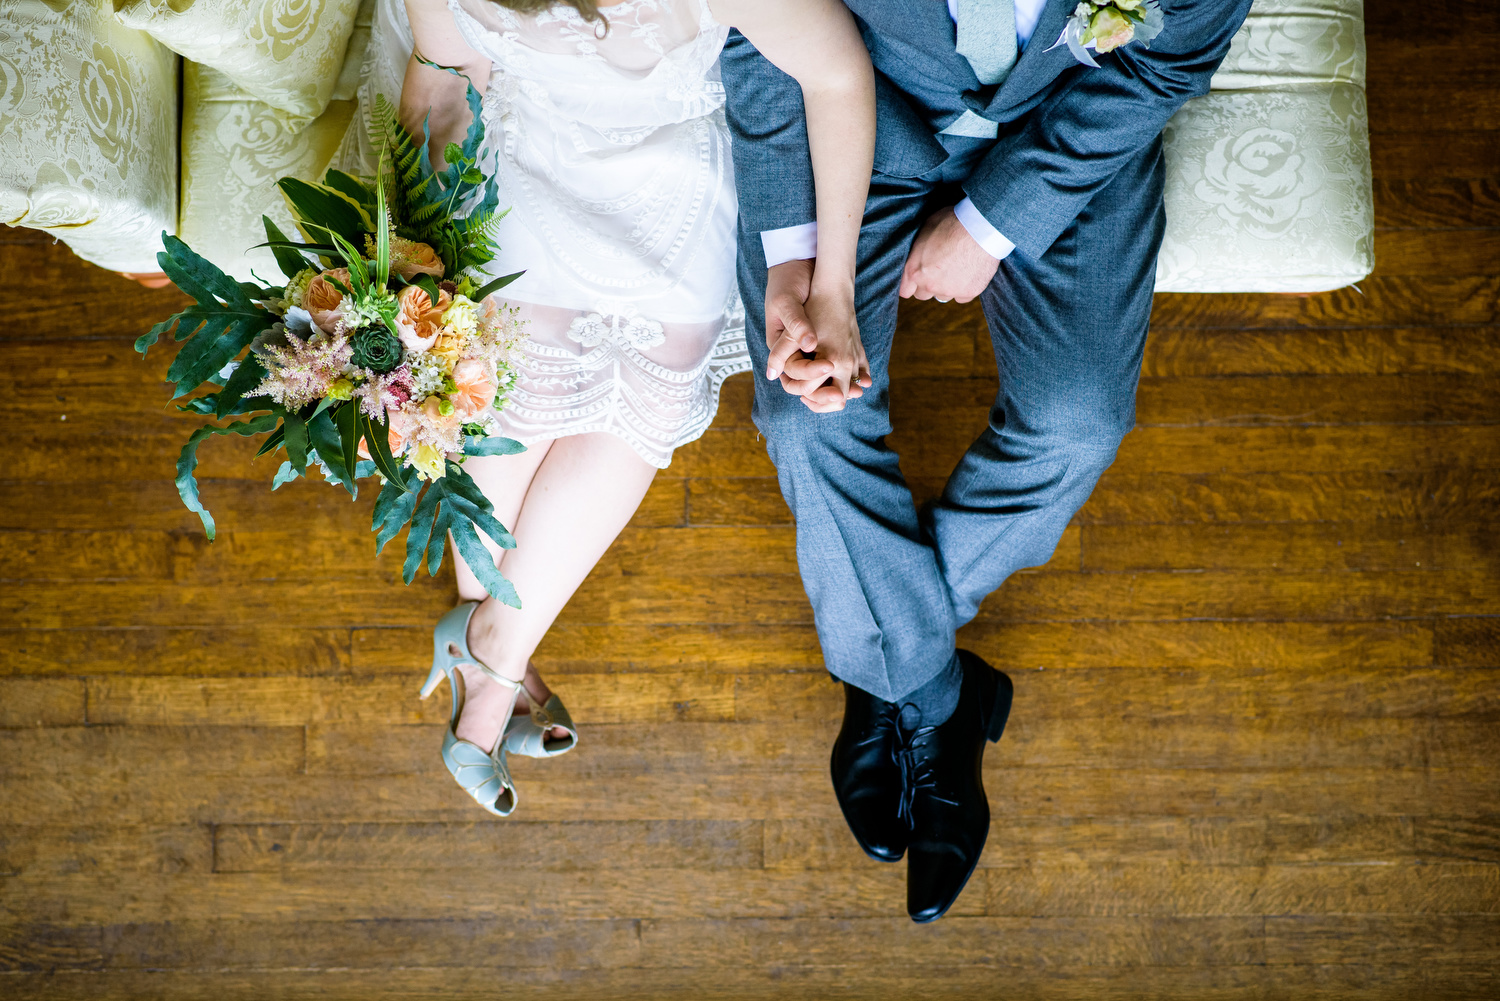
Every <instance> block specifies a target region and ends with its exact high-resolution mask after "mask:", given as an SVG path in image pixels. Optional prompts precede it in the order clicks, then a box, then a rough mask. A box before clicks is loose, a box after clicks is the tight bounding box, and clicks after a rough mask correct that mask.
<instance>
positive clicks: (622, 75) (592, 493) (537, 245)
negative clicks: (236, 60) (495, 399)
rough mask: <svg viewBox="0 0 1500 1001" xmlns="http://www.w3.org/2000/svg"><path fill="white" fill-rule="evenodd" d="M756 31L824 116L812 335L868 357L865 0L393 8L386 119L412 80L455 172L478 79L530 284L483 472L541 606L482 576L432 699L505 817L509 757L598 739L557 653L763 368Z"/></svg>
mask: <svg viewBox="0 0 1500 1001" xmlns="http://www.w3.org/2000/svg"><path fill="white" fill-rule="evenodd" d="M731 25H732V26H734V27H735V28H737V29H738V30H740V31H741V32H742V33H743V34H744V35H745V36H746V37H747V38H748V39H749V40H750V41H751V43H752V44H754V45H755V46H756V48H758V49H759V50H760V51H761V52H762V54H764V55H765V56H766V57H767V58H768V59H769V60H770V61H771V62H772V63H773V64H775V65H776V66H777V67H779V68H780V69H781V70H782V71H784V72H785V73H787V74H788V75H790V76H791V77H792V78H794V79H795V80H796V81H797V82H798V83H799V84H800V85H801V87H802V93H803V98H804V102H805V105H806V108H807V120H808V123H809V146H810V148H811V154H812V159H813V167H814V174H815V177H816V180H817V210H818V216H819V220H820V226H819V229H818V248H817V251H818V257H817V263H816V270H815V274H814V278H813V286H812V290H811V295H810V298H809V300H808V313H809V315H810V316H813V317H818V318H819V320H818V323H817V331H816V335H817V336H816V340H815V339H814V337H813V334H812V333H811V332H808V333H806V334H804V335H803V342H802V345H801V346H803V347H806V348H808V349H811V348H812V347H813V346H814V344H815V343H816V344H817V345H818V346H819V351H820V353H821V352H822V351H823V349H824V346H825V345H828V344H830V343H831V344H834V345H836V346H837V345H842V351H843V355H842V357H852V356H860V357H862V349H861V348H860V346H859V332H858V328H857V327H856V326H855V321H854V305H853V303H854V260H855V254H854V251H855V243H856V241H857V239H858V235H859V224H860V219H861V217H862V215H863V211H864V202H865V193H866V190H867V187H868V183H869V177H870V162H871V157H872V149H873V144H874V131H875V119H874V81H873V74H872V70H871V69H870V62H869V56H868V54H867V52H866V50H865V47H864V45H863V43H862V42H861V40H860V37H859V33H858V30H857V29H856V27H855V25H854V22H853V18H852V17H851V16H850V14H849V12H848V10H847V9H846V8H845V7H844V5H843V4H842V3H841V2H840V0H613V2H608V0H570V2H568V3H549V2H548V0H446V2H445V0H405V2H404V5H403V3H402V0H381V2H380V6H379V9H378V13H377V16H376V25H375V29H374V38H373V39H372V42H373V45H372V55H371V57H370V63H369V65H368V66H367V68H366V79H365V84H364V93H363V95H362V97H363V98H364V101H363V103H364V105H365V107H370V106H372V102H373V99H374V96H375V94H377V93H385V94H393V93H396V92H397V91H399V92H400V94H401V101H400V114H401V118H402V121H403V123H404V124H405V125H406V126H407V127H408V128H409V129H412V130H413V131H415V132H416V133H417V134H418V135H420V134H421V132H420V130H421V127H422V122H423V120H424V118H425V119H426V120H427V122H428V126H429V128H430V131H431V143H430V146H429V150H430V153H431V156H432V159H433V161H434V164H435V165H437V164H439V163H440V161H441V157H442V152H443V149H444V147H445V145H446V144H447V143H448V142H450V141H452V140H455V139H457V138H460V137H461V135H462V133H463V131H464V130H465V129H466V128H467V127H468V123H469V117H470V116H469V110H468V105H467V103H466V100H465V92H466V87H465V84H464V80H463V78H461V77H459V76H456V75H454V74H452V73H449V72H446V71H445V70H443V69H439V68H435V67H434V66H433V65H431V64H434V63H435V64H437V65H438V66H442V67H453V68H456V69H457V70H459V71H460V73H461V74H462V77H466V78H467V79H468V81H469V82H471V83H472V84H473V85H474V87H475V88H476V89H477V90H478V91H479V92H480V93H481V94H482V95H483V103H482V115H483V119H484V127H485V131H486V147H487V149H488V151H489V153H490V155H491V157H492V159H491V161H490V162H486V163H484V164H483V166H484V167H485V169H486V170H494V171H496V172H497V176H498V180H499V183H500V186H501V194H500V201H501V205H502V206H503V205H505V204H507V203H509V204H510V205H511V206H512V209H511V212H510V214H509V215H508V216H506V217H505V219H504V220H503V222H502V223H501V226H500V229H499V234H498V242H499V243H500V246H501V253H500V255H499V256H498V257H497V259H496V260H495V262H494V264H493V268H494V272H493V273H494V274H495V275H502V274H509V273H512V272H516V271H523V270H524V271H525V275H524V277H522V278H521V279H519V280H517V281H516V282H514V283H512V284H511V285H509V286H507V287H506V288H505V289H504V291H503V292H502V293H499V294H498V297H499V298H500V300H501V302H502V303H503V304H507V305H510V306H512V307H514V308H515V309H516V310H517V311H518V314H517V315H518V317H519V318H520V319H522V320H524V321H525V327H524V329H525V332H526V334H527V335H528V339H527V341H526V342H525V344H524V347H523V349H522V355H523V357H522V358H521V360H520V363H519V366H518V368H519V372H520V377H519V381H518V383H517V385H516V386H515V388H514V389H513V390H512V391H511V392H510V393H509V395H508V397H507V403H506V404H505V406H504V408H503V410H502V412H501V414H500V417H499V419H500V423H501V425H502V427H503V431H502V433H503V434H506V435H508V436H509V437H512V438H515V439H517V440H519V441H521V442H522V443H523V444H525V445H526V446H527V451H525V452H524V453H521V454H519V455H516V456H506V457H475V458H470V459H469V460H468V462H467V464H466V467H465V468H466V469H467V470H468V471H469V472H470V473H471V475H473V477H474V479H475V480H476V481H477V482H478V483H479V485H480V486H481V487H482V488H483V489H484V491H485V494H486V496H488V497H489V499H490V500H491V501H492V502H493V504H494V507H495V515H496V517H498V518H499V519H500V521H501V522H502V523H503V524H505V525H507V526H508V527H510V529H511V531H512V533H513V534H514V535H515V538H516V541H517V546H516V548H515V549H512V550H508V551H505V552H503V553H502V552H501V551H499V550H498V549H495V550H493V552H494V555H495V557H496V559H497V561H498V563H499V567H500V570H501V572H502V573H503V574H504V575H505V576H506V577H508V578H509V579H510V580H511V582H512V583H514V585H515V587H516V590H517V591H518V592H519V594H520V596H521V600H522V607H521V608H519V609H516V608H510V607H508V606H506V605H504V604H501V603H500V602H498V601H496V600H494V599H493V598H489V597H487V596H486V594H485V591H484V588H483V587H482V586H481V585H480V584H479V582H478V580H477V579H476V578H475V576H474V574H473V573H472V572H471V571H470V570H469V568H468V567H467V566H466V565H464V564H463V563H462V562H460V563H459V564H458V588H459V595H460V597H461V598H462V599H463V602H462V603H461V604H460V605H459V606H458V607H457V608H455V609H454V610H453V611H451V612H449V613H448V614H447V615H446V616H444V617H443V619H442V620H441V621H440V622H439V623H438V626H437V629H436V631H435V633H434V663H433V670H432V674H431V676H430V677H429V679H428V682H427V684H426V685H425V686H424V687H423V695H424V697H425V696H426V695H427V694H429V693H430V692H431V691H432V690H433V689H434V688H436V686H437V685H438V683H439V682H440V681H441V680H442V679H443V678H444V677H446V678H447V679H448V682H449V685H450V686H451V688H452V691H453V719H452V721H451V722H450V724H449V728H448V733H447V734H446V735H445V738H444V742H443V759H444V761H445V762H446V764H447V766H448V769H449V771H450V772H452V774H453V776H454V778H455V779H457V781H458V783H459V785H460V786H462V787H463V788H464V789H465V790H466V791H467V792H468V793H469V794H470V795H471V796H473V797H474V799H475V800H476V801H477V802H478V803H479V804H480V806H482V807H484V808H485V809H486V810H488V811H490V812H491V813H494V814H497V815H500V816H506V815H508V814H509V813H510V812H511V811H512V810H514V809H515V806H516V801H517V795H516V789H515V786H514V784H513V782H512V780H511V777H510V772H509V770H508V768H507V767H506V754H507V753H510V754H524V755H529V756H532V757H549V756H552V755H555V754H561V753H563V752H564V751H567V750H570V749H571V748H572V747H573V746H574V744H576V742H577V732H576V730H575V729H574V727H573V723H572V720H571V718H570V717H569V716H568V713H567V711H566V710H565V709H564V708H563V706H562V703H561V701H560V700H559V699H558V698H557V697H556V696H555V695H553V694H552V693H551V692H550V691H549V690H548V689H547V686H546V685H545V684H544V683H543V682H542V680H541V678H540V677H539V676H538V675H537V672H536V670H535V668H534V666H533V665H532V664H531V655H532V653H533V652H534V651H535V650H536V648H537V645H538V644H539V643H540V642H541V640H542V637H543V636H544V635H546V632H547V630H548V628H550V627H551V625H552V622H553V620H554V619H555V618H556V617H557V614H558V613H559V612H560V611H561V610H562V607H563V605H564V604H565V603H566V602H567V600H568V598H569V597H570V596H571V595H572V594H573V592H574V591H575V590H576V589H577V588H578V586H579V584H581V583H582V582H583V579H584V577H585V576H586V575H587V574H588V572H589V570H590V569H591V568H592V567H593V566H594V564H595V563H596V562H598V560H599V558H600V557H601V556H603V554H604V552H605V550H606V549H608V548H609V545H610V543H611V542H613V541H614V539H615V537H616V536H617V535H618V534H619V533H620V530H621V529H623V528H624V527H625V524H626V523H627V522H628V521H629V520H630V517H631V515H632V514H633V513H634V512H635V509H636V507H637V506H638V505H639V504H640V502H641V499H642V498H643V497H644V496H645V493H646V489H647V487H649V486H650V484H651V480H652V478H653V477H654V476H655V474H656V471H657V470H658V469H662V468H665V467H666V466H667V464H668V463H669V462H670V461H671V458H672V451H673V449H675V448H677V447H678V446H679V445H682V444H684V443H686V442H689V441H692V440H693V439H694V438H697V437H698V436H699V435H701V434H702V433H703V431H704V429H706V428H707V427H708V425H709V423H710V422H711V421H712V419H713V415H714V411H715V409H716V408H717V406H718V393H719V386H720V384H721V383H722V382H723V380H724V379H725V378H726V377H727V376H729V375H732V374H734V373H735V372H739V371H744V370H745V369H747V368H748V367H749V357H748V354H747V352H746V349H745V341H744V322H743V318H742V317H743V311H742V310H741V309H740V307H739V304H738V302H739V300H738V296H737V294H736V291H735V218H736V206H735V193H734V179H733V166H732V164H731V162H730V158H729V138H728V135H727V131H726V126H725V122H724V117H723V110H722V108H723V103H724V91H723V87H722V86H721V84H720V83H719V75H718V64H717V60H718V55H719V51H720V49H721V48H722V46H723V44H724V40H725V37H726V35H727V34H728V31H729V26H731ZM419 57H420V58H419ZM835 350H838V349H837V348H836V349H835ZM820 356H821V355H820ZM823 364H825V365H826V366H827V367H826V369H821V370H819V373H820V374H823V373H826V372H832V371H833V369H834V366H833V364H832V363H823ZM841 385H844V386H846V387H847V385H848V384H847V380H845V381H844V382H842V383H841ZM848 391H849V392H850V395H856V394H857V393H858V392H859V390H858V389H857V388H853V387H849V389H848ZM523 696H524V698H523ZM518 700H519V705H518V704H517V702H518Z"/></svg>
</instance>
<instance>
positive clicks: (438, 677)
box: [422, 659, 447, 699]
mask: <svg viewBox="0 0 1500 1001" xmlns="http://www.w3.org/2000/svg"><path fill="white" fill-rule="evenodd" d="M446 676H447V672H446V671H444V670H443V665H442V664H441V663H439V662H438V661H437V660H436V659H434V660H433V662H432V670H431V671H430V672H429V673H428V675H427V680H426V681H424V682H423V683H422V698H424V699H425V698H427V696H429V695H431V694H432V693H433V692H434V691H436V690H437V686H438V682H440V681H442V680H443V678H445V677H446Z"/></svg>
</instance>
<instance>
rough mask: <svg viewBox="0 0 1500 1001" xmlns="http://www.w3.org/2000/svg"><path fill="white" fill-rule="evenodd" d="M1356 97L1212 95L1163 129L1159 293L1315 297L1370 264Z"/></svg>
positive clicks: (1369, 215) (1365, 158) (1360, 98)
mask: <svg viewBox="0 0 1500 1001" xmlns="http://www.w3.org/2000/svg"><path fill="white" fill-rule="evenodd" d="M1365 115H1366V113H1365V101H1364V92H1363V91H1362V90H1360V89H1359V88H1358V87H1354V86H1351V85H1349V84H1335V85H1331V86H1327V87H1318V88H1304V89H1301V90H1296V91H1290V92H1276V91H1258V92H1254V91H1252V92H1242V93H1225V92H1216V93H1212V94H1209V95H1208V96H1206V97H1202V98H1198V99H1196V100H1194V101H1190V102H1189V103H1188V105H1187V106H1186V107H1185V108H1183V110H1182V111H1180V112H1178V114H1177V115H1176V116H1175V117H1174V118H1173V119H1172V121H1171V122H1170V123H1169V124H1168V126H1167V133H1166V159H1167V194H1166V209H1167V234H1166V239H1165V241H1164V242H1163V245H1162V255H1161V259H1160V261H1159V263H1158V266H1157V279H1156V287H1157V290H1158V291H1163V292H1166V291H1183V292H1186V291H1194V292H1234V291H1283V292H1314V291H1323V290H1327V289H1333V288H1340V287H1342V286H1344V285H1348V284H1349V283H1351V282H1354V281H1358V280H1359V279H1360V278H1363V277H1364V276H1365V275H1367V274H1369V272H1370V271H1371V270H1372V269H1373V267H1374V250H1373V235H1372V234H1373V228H1374V218H1373V209H1372V201H1371V192H1370V161H1369V152H1368V150H1369V140H1368V138H1367V136H1366V124H1365V122H1366V117H1365Z"/></svg>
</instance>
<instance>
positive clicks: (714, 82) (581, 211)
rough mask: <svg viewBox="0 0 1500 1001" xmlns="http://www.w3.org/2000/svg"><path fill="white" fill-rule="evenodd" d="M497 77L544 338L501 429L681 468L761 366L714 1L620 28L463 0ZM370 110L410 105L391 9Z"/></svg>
mask: <svg viewBox="0 0 1500 1001" xmlns="http://www.w3.org/2000/svg"><path fill="white" fill-rule="evenodd" d="M447 3H448V6H449V8H450V10H451V11H452V13H453V17H454V21H455V23H456V24H457V26H458V28H459V30H460V32H461V33H462V34H463V36H464V38H465V40H466V41H467V42H468V44H469V45H470V46H471V47H472V48H473V49H474V50H475V51H476V52H478V53H480V54H481V55H483V56H485V57H487V58H488V59H489V60H490V61H491V63H492V65H493V71H492V74H491V77H490V83H489V87H488V89H487V91H486V93H485V97H484V102H483V116H484V121H485V130H486V146H487V150H486V151H487V154H488V157H487V159H488V162H487V163H486V164H485V167H486V169H489V170H494V171H495V173H496V176H497V178H498V179H499V182H500V186H501V194H500V200H501V204H502V205H505V204H510V205H511V207H512V208H511V212H510V214H509V215H508V216H507V217H506V218H505V220H504V221H503V222H502V223H501V226H500V232H499V242H500V245H501V253H500V255H499V257H497V259H496V260H495V261H494V263H493V265H492V271H493V274H495V275H502V274H510V273H512V272H515V271H523V270H524V271H525V272H526V274H525V275H524V276H523V277H522V278H520V279H518V280H517V281H516V282H514V283H513V284H511V285H509V286H507V287H506V289H505V292H504V297H505V301H508V302H510V303H511V304H513V305H515V306H516V307H518V308H519V309H520V311H521V316H522V317H523V318H524V319H525V320H526V321H527V325H526V331H527V334H528V341H527V343H526V344H525V346H524V360H523V362H522V364H521V373H520V381H519V383H518V384H517V386H516V389H515V390H514V392H512V393H511V395H510V397H509V403H508V404H507V406H506V409H505V410H504V412H503V413H502V414H501V415H500V422H501V424H502V426H503V427H504V428H505V432H506V433H507V434H509V435H510V436H511V437H514V438H516V439H518V440H520V441H522V442H525V443H528V444H530V443H533V442H537V441H542V440H546V439H549V438H558V437H562V436H564V435H569V434H581V433H584V432H589V431H608V432H611V433H614V434H617V435H619V436H620V437H621V438H623V439H625V440H626V441H627V442H629V443H630V445H631V446H632V447H633V448H634V449H635V450H636V452H638V453H639V454H640V455H641V456H642V458H644V459H646V461H648V462H650V463H652V464H653V465H656V466H658V467H665V466H666V465H667V464H668V463H669V462H670V461H671V457H672V451H673V449H675V448H676V447H677V446H679V445H682V444H684V443H686V442H688V441H691V440H693V439H694V438H696V437H698V436H699V435H701V434H702V433H703V431H704V430H705V429H706V428H707V427H708V425H709V423H710V422H711V421H712V420H713V415H714V411H715V410H716V409H717V406H718V394H719V386H720V384H721V383H722V382H723V380H724V379H725V378H727V377H728V376H729V375H732V374H734V373H735V372H740V371H744V370H746V369H748V368H749V356H748V353H747V352H746V350H745V339H744V314H743V310H741V309H740V308H739V300H738V295H737V293H736V289H735V271H734V255H735V247H734V226H735V195H734V174H733V167H732V164H731V160H730V155H729V138H728V132H727V129H726V126H725V123H724V114H723V104H724V90H723V86H722V84H720V82H719V79H718V55H719V50H720V49H721V48H722V46H723V43H724V37H725V35H726V29H725V28H724V27H723V26H721V25H718V24H716V23H715V22H714V20H713V18H712V16H711V15H710V14H709V12H708V9H707V4H706V3H705V2H704V0H625V2H623V3H621V4H618V5H614V6H611V7H609V8H607V10H606V13H607V15H608V17H609V30H608V31H607V32H605V31H604V30H603V29H602V27H596V26H595V25H593V24H590V23H589V22H587V21H584V20H583V19H582V18H581V17H580V16H579V15H578V12H577V11H576V10H575V9H574V8H572V7H570V6H566V5H563V4H558V5H556V6H554V7H552V8H550V9H549V10H546V11H544V12H542V13H537V14H523V13H519V12H516V11H513V10H510V9H508V8H505V7H501V6H499V5H498V4H495V3H491V2H489V0H447ZM375 21H376V23H375V28H374V31H375V36H376V37H375V40H374V44H372V45H371V47H370V51H371V55H370V61H369V64H368V65H367V66H366V72H365V84H364V86H365V91H366V93H365V95H364V97H365V98H366V100H365V101H363V102H362V103H363V105H364V106H365V107H369V106H370V105H371V102H373V99H374V95H375V94H376V93H384V94H386V95H387V97H388V98H392V99H394V96H395V95H397V94H399V93H400V87H401V79H402V76H403V75H404V73H405V68H406V59H407V56H408V55H409V54H410V52H411V45H412V41H411V32H410V28H409V27H408V25H407V21H406V12H405V8H404V5H403V3H402V0H380V5H379V9H378V12H377V16H376V19H375Z"/></svg>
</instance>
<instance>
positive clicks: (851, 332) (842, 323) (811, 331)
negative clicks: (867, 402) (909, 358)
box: [766, 261, 873, 414]
mask: <svg viewBox="0 0 1500 1001" xmlns="http://www.w3.org/2000/svg"><path fill="white" fill-rule="evenodd" d="M813 264H814V262H812V261H787V262H786V263H785V264H778V265H776V266H775V267H774V268H771V270H770V272H769V273H768V275H767V280H766V346H767V347H769V348H770V349H771V357H770V360H769V361H768V362H767V364H766V378H767V379H780V380H781V385H782V388H783V389H785V390H786V391H787V392H788V393H791V394H792V395H793V396H800V397H802V402H803V403H804V404H805V405H806V406H807V408H808V409H809V410H811V411H813V412H814V413H820V414H821V413H831V412H833V411H836V410H843V409H844V405H845V404H846V403H847V402H848V401H849V400H855V399H858V398H859V397H861V396H863V395H864V389H865V388H868V387H869V386H871V385H873V383H872V382H871V380H870V365H869V362H868V361H867V360H866V359H865V348H864V344H863V343H861V341H860V338H859V324H858V322H857V321H856V320H855V318H854V288H853V286H852V284H849V283H834V286H835V287H831V288H825V287H823V286H822V285H820V284H819V283H818V282H817V281H816V280H815V278H814V269H813Z"/></svg>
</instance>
